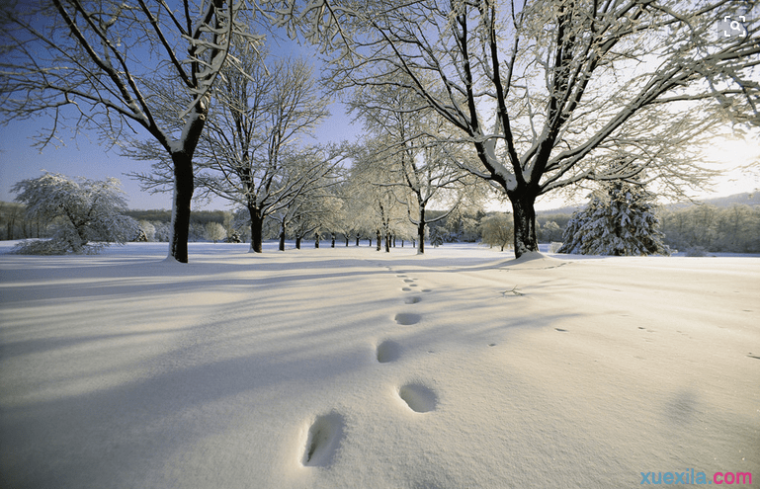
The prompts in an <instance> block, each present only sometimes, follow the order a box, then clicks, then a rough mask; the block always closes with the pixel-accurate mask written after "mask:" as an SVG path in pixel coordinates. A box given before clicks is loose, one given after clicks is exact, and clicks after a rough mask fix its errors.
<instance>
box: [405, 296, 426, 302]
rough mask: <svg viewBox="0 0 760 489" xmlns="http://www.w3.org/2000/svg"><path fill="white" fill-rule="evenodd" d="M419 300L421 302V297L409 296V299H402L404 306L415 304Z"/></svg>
mask: <svg viewBox="0 0 760 489" xmlns="http://www.w3.org/2000/svg"><path fill="white" fill-rule="evenodd" d="M421 300H422V297H419V296H416V295H413V296H409V297H407V298H405V299H404V303H405V304H417V303H418V302H420V301H421Z"/></svg>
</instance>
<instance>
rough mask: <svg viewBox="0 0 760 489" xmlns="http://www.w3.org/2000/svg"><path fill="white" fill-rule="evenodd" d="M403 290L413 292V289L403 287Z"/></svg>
mask: <svg viewBox="0 0 760 489" xmlns="http://www.w3.org/2000/svg"><path fill="white" fill-rule="evenodd" d="M401 290H403V291H404V292H411V291H412V289H410V288H409V287H402V288H401Z"/></svg>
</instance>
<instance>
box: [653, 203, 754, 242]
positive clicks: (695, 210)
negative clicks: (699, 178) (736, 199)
mask: <svg viewBox="0 0 760 489" xmlns="http://www.w3.org/2000/svg"><path fill="white" fill-rule="evenodd" d="M660 222H661V228H660V229H661V231H662V233H663V234H664V235H665V238H664V242H665V244H667V245H668V246H670V248H671V249H673V250H678V251H685V252H687V253H690V252H691V253H695V254H699V251H700V250H704V251H707V252H725V253H760V205H754V206H749V205H746V204H734V205H732V206H730V207H717V206H714V205H709V204H702V205H694V206H691V207H687V208H683V209H675V210H666V211H662V212H660Z"/></svg>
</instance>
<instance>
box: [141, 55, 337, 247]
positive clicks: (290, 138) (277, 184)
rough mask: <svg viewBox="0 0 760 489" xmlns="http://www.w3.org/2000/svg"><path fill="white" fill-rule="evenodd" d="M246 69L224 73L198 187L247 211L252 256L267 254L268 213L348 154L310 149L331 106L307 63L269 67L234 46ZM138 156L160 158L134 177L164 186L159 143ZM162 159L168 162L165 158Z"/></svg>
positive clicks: (165, 169)
mask: <svg viewBox="0 0 760 489" xmlns="http://www.w3.org/2000/svg"><path fill="white" fill-rule="evenodd" d="M232 53H233V55H235V56H236V58H237V59H238V60H239V63H240V67H241V68H242V71H236V70H225V71H224V72H223V74H224V79H223V81H221V82H220V83H218V84H217V85H216V87H215V88H214V92H213V93H214V96H215V98H216V100H217V102H218V103H217V104H216V105H215V107H214V109H212V110H211V112H210V113H209V118H208V122H207V125H208V128H207V130H206V131H205V133H204V135H203V137H202V138H201V141H200V144H199V146H198V149H197V154H196V162H197V164H196V167H197V177H198V187H199V189H202V191H203V192H206V193H211V194H214V195H217V196H220V197H222V198H225V199H227V200H230V201H232V202H235V203H236V204H240V205H242V206H244V207H245V208H246V209H247V210H248V212H249V215H250V226H251V251H252V252H255V253H261V252H262V249H263V248H262V243H263V234H262V232H263V225H264V221H265V220H266V218H267V216H270V215H272V214H273V213H275V212H277V211H279V210H280V209H282V208H286V207H288V206H289V205H290V203H291V202H293V200H294V199H296V198H297V197H298V196H299V195H300V194H302V193H304V192H306V191H307V190H308V188H309V187H310V186H315V185H324V184H330V183H331V182H330V179H329V178H326V177H327V176H328V175H330V174H331V173H332V172H333V170H334V169H335V168H336V167H338V166H339V165H340V164H341V163H342V162H343V161H345V159H346V158H347V157H348V155H349V153H348V147H347V145H346V144H340V145H335V144H332V145H324V146H319V145H307V144H305V139H306V138H307V137H308V136H310V135H311V131H312V130H313V129H314V128H315V127H316V126H317V125H318V124H319V123H320V122H321V121H323V120H324V119H325V118H327V117H328V116H329V115H330V114H329V112H328V110H327V104H328V102H329V100H328V99H326V98H325V97H324V96H323V95H322V94H321V93H319V91H318V90H317V86H316V84H315V83H314V81H313V78H312V72H311V68H310V67H309V65H308V64H307V63H306V61H304V60H300V59H299V60H290V59H278V60H274V61H273V62H271V63H268V62H267V56H266V54H265V53H264V51H263V50H262V51H260V52H259V53H250V52H245V51H243V50H237V49H233V51H232ZM135 156H136V157H139V158H142V159H158V160H159V161H158V162H157V163H156V164H154V165H153V170H152V172H151V173H150V174H144V173H143V174H141V173H132V174H130V175H131V176H133V177H135V178H137V179H138V180H140V181H141V182H142V183H143V186H144V188H149V189H158V190H159V191H160V190H161V189H165V188H166V185H167V183H168V182H169V181H170V173H169V168H170V166H169V162H168V161H166V158H165V157H163V158H162V155H161V154H160V148H157V147H156V145H155V144H144V145H141V146H139V147H138V148H137V150H136V151H135ZM161 160H164V161H161Z"/></svg>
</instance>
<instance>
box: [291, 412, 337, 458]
mask: <svg viewBox="0 0 760 489" xmlns="http://www.w3.org/2000/svg"><path fill="white" fill-rule="evenodd" d="M344 426H345V421H344V419H343V415H341V414H340V413H337V412H331V413H329V414H324V415H321V416H317V418H316V419H315V420H314V423H312V425H311V427H310V428H309V433H308V435H307V438H306V446H305V448H304V454H303V458H302V459H301V463H302V464H303V465H304V466H305V467H327V466H329V465H330V464H332V462H333V458H334V457H335V452H336V451H337V449H338V447H339V446H340V441H341V438H343V428H344Z"/></svg>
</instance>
